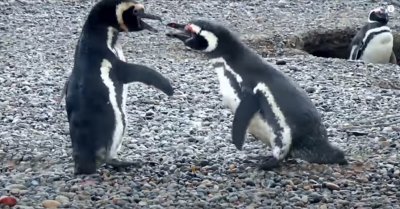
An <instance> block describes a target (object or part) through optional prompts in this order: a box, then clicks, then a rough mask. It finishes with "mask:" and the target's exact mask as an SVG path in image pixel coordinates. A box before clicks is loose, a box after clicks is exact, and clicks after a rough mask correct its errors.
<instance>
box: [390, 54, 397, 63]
mask: <svg viewBox="0 0 400 209" xmlns="http://www.w3.org/2000/svg"><path fill="white" fill-rule="evenodd" d="M389 62H390V63H392V64H395V65H397V59H396V55H395V54H394V52H393V51H392V54H391V55H390V61H389Z"/></svg>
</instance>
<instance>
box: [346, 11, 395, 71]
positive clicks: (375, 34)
mask: <svg viewBox="0 0 400 209" xmlns="http://www.w3.org/2000/svg"><path fill="white" fill-rule="evenodd" d="M388 22H389V11H388V9H385V8H384V7H378V8H375V9H373V10H371V11H370V12H369V15H368V23H367V24H365V25H364V26H363V27H362V28H361V29H360V30H359V31H358V32H357V34H356V35H355V36H354V37H353V39H352V41H351V44H350V49H349V50H350V57H349V60H362V61H364V62H365V63H377V64H386V63H392V64H397V60H396V55H395V54H394V52H393V35H392V32H391V29H390V28H389V26H387V23H388Z"/></svg>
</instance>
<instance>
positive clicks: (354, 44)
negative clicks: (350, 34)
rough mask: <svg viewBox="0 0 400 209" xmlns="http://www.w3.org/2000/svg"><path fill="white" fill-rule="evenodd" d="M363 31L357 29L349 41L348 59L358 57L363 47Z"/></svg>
mask: <svg viewBox="0 0 400 209" xmlns="http://www.w3.org/2000/svg"><path fill="white" fill-rule="evenodd" d="M363 37H364V36H363V33H362V32H361V31H359V32H358V33H357V34H356V36H354V38H353V39H352V41H351V44H350V57H349V60H357V59H359V55H360V50H361V49H362V47H363Z"/></svg>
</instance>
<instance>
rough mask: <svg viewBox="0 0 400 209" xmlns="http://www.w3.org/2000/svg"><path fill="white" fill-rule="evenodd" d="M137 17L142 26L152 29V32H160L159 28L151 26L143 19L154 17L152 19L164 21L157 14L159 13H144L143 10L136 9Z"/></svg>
mask: <svg viewBox="0 0 400 209" xmlns="http://www.w3.org/2000/svg"><path fill="white" fill-rule="evenodd" d="M134 14H135V15H136V17H137V18H138V21H139V26H140V27H142V28H143V29H146V30H149V31H152V32H158V30H157V29H155V28H153V27H151V26H150V25H149V24H147V23H146V22H144V21H143V20H142V19H144V18H145V19H152V20H159V21H162V19H161V17H159V16H157V15H151V14H146V13H144V11H143V10H135V13H134Z"/></svg>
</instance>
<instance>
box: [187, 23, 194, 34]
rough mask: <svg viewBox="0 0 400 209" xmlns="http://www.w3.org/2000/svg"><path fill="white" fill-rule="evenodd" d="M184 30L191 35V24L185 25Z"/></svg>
mask: <svg viewBox="0 0 400 209" xmlns="http://www.w3.org/2000/svg"><path fill="white" fill-rule="evenodd" d="M185 30H186V31H189V32H191V33H192V32H193V28H192V25H191V24H189V25H186V26H185Z"/></svg>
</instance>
